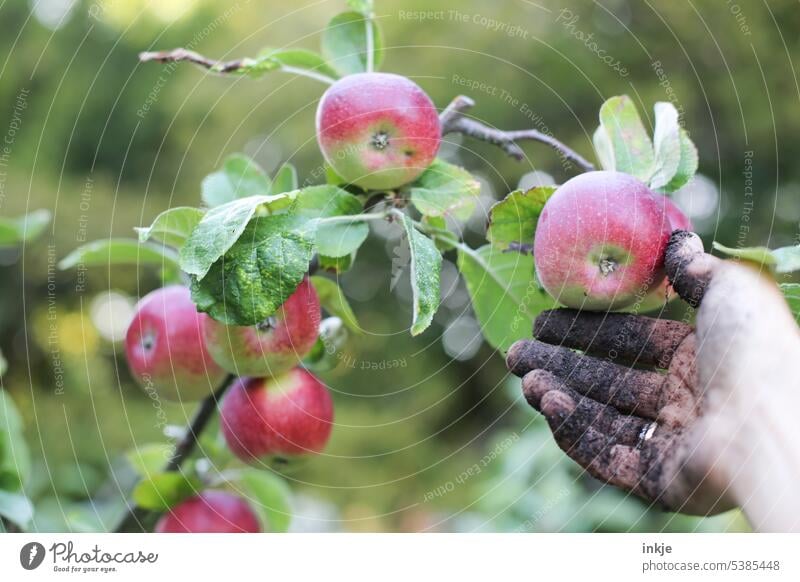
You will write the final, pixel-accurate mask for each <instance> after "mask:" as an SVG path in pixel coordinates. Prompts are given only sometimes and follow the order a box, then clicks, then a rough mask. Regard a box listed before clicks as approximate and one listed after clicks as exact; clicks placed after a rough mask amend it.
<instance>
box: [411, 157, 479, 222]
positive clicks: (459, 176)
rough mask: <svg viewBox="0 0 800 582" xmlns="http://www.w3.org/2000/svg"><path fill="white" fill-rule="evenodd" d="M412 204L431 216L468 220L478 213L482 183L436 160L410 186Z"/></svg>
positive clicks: (457, 168) (462, 170) (456, 168)
mask: <svg viewBox="0 0 800 582" xmlns="http://www.w3.org/2000/svg"><path fill="white" fill-rule="evenodd" d="M410 188H411V202H413V203H414V206H416V207H417V210H419V211H420V212H421V213H422V214H424V215H427V216H453V217H455V218H458V219H460V220H466V219H468V218H469V217H470V216H471V215H472V213H473V212H474V210H475V205H476V204H477V202H478V194H480V190H481V186H480V183H479V182H478V181H477V180H476V179H475V178H474V177H473V176H472V174H470V173H469V172H467V171H466V170H465V169H463V168H459V167H458V166H454V165H453V164H448V163H447V162H445V161H442V160H440V159H436V160H434V161H433V163H432V164H431V165H430V166H429V167H428V169H427V170H425V171H424V172H423V173H422V175H421V176H420V177H419V178H417V180H416V181H415V182H414V183H413V184H412V185H411V186H410Z"/></svg>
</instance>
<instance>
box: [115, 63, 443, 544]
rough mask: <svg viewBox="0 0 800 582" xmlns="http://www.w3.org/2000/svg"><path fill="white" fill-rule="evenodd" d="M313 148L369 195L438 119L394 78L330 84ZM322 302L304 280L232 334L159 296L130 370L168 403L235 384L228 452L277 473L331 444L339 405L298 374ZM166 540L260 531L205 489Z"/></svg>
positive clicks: (230, 502)
mask: <svg viewBox="0 0 800 582" xmlns="http://www.w3.org/2000/svg"><path fill="white" fill-rule="evenodd" d="M317 139H318V143H319V146H320V149H321V151H322V153H323V155H324V157H325V159H326V161H327V162H328V163H329V165H330V166H331V167H332V168H333V169H334V171H335V172H336V173H337V174H338V175H339V176H340V177H341V178H342V179H343V180H344V181H346V182H347V183H349V184H354V185H356V186H359V187H361V188H364V189H373V190H388V189H392V188H396V187H399V186H402V185H403V184H406V183H408V182H411V181H412V180H414V179H415V178H416V177H417V176H419V175H420V174H421V173H422V172H423V171H424V170H425V169H426V168H427V167H428V166H429V165H430V164H431V162H432V161H433V160H434V158H435V157H436V154H437V152H438V150H439V145H440V143H441V126H440V123H439V116H438V112H437V111H436V107H435V106H434V104H433V102H432V101H431V99H430V98H429V97H428V95H427V94H426V93H425V92H424V91H423V90H422V89H421V88H420V87H419V86H418V85H417V84H416V83H414V82H413V81H411V80H410V79H408V78H406V77H403V76H400V75H392V74H388V73H363V74H355V75H349V76H347V77H345V78H343V79H341V80H339V81H337V82H336V83H335V84H334V85H332V86H331V87H330V88H329V89H328V90H327V91H326V93H325V95H323V97H322V99H321V101H320V103H319V107H318V109H317ZM319 325H320V305H319V298H318V297H317V294H316V291H315V290H314V288H313V286H312V285H311V283H310V282H309V281H308V279H306V280H304V281H303V282H302V283H301V284H300V286H299V287H298V288H297V290H296V291H295V292H294V294H293V295H292V296H291V297H289V299H288V300H287V301H286V302H285V303H284V304H283V305H282V306H281V308H280V309H279V310H278V312H277V313H276V314H275V315H274V316H273V317H270V318H269V319H268V320H267V321H265V322H263V323H261V324H259V325H256V326H253V327H237V326H228V325H224V324H222V323H220V322H218V321H216V320H214V319H212V318H210V317H209V316H207V315H205V314H203V313H199V312H198V311H197V309H196V308H195V305H194V303H193V302H192V300H191V297H190V292H189V289H187V288H186V287H183V286H179V285H175V286H169V287H164V288H162V289H158V290H156V291H153V292H152V293H150V294H149V295H147V296H145V297H144V298H143V299H142V300H141V301H140V302H139V304H138V305H137V308H136V314H135V316H134V319H133V321H132V323H131V325H130V327H129V329H128V333H127V336H126V352H127V358H128V364H129V366H130V369H131V372H132V373H133V375H134V377H135V378H136V379H137V381H138V382H139V384H141V386H142V387H143V388H144V389H145V390H146V391H148V393H151V395H152V394H153V393H154V394H156V395H157V396H158V397H160V398H164V399H167V400H180V401H193V400H199V399H202V398H205V397H207V396H208V395H209V394H211V393H212V392H213V391H214V390H215V389H216V388H217V387H218V386H220V384H221V383H222V382H223V381H224V380H225V378H226V377H227V376H228V375H229V374H233V375H235V376H237V379H236V380H235V381H234V383H233V385H232V386H231V387H230V388H229V389H228V391H227V393H226V395H225V397H224V399H223V402H222V404H221V407H220V425H221V428H222V433H223V435H224V437H225V441H226V443H227V445H228V447H229V448H230V450H231V451H232V452H233V453H234V454H235V455H236V456H237V457H239V458H240V459H242V460H243V461H245V462H248V463H270V464H272V463H276V462H284V461H287V460H289V459H292V458H296V457H302V456H306V455H309V454H314V453H318V452H320V451H322V449H323V448H324V447H325V445H326V444H327V442H328V439H329V437H330V433H331V428H332V422H333V402H332V399H331V396H330V393H329V392H328V390H327V388H326V387H325V386H324V385H323V384H322V382H320V381H319V380H318V379H317V378H316V377H315V376H314V375H313V374H311V373H310V372H308V371H307V370H305V369H303V368H301V367H298V363H299V362H300V360H301V359H302V358H303V357H305V356H306V355H307V354H308V353H309V352H310V351H311V349H312V347H313V346H314V344H315V342H316V341H317V338H318V335H319ZM156 531H158V532H253V531H259V525H258V520H257V518H256V516H255V514H254V513H253V511H252V509H251V508H250V507H249V506H248V504H247V502H246V501H245V500H243V499H242V498H240V497H238V496H236V495H233V494H231V493H227V492H224V491H204V492H202V493H200V494H199V495H197V496H195V497H192V498H191V499H189V500H187V501H184V502H182V503H180V504H178V505H177V506H175V507H173V508H172V509H171V510H170V511H169V512H168V513H167V514H165V515H164V516H163V517H162V518H161V520H160V521H159V522H158V524H157V526H156Z"/></svg>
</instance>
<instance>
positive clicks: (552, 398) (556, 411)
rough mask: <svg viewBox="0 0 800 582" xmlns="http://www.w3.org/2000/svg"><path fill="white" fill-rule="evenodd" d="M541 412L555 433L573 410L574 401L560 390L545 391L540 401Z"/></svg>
mask: <svg viewBox="0 0 800 582" xmlns="http://www.w3.org/2000/svg"><path fill="white" fill-rule="evenodd" d="M540 406H541V411H542V414H543V415H544V416H545V418H546V419H547V422H548V423H549V424H550V428H551V429H552V430H553V432H554V433H555V432H556V431H557V430H558V429H559V428H561V426H562V425H563V424H564V422H565V421H566V420H567V418H569V416H570V415H571V414H572V412H573V411H574V410H575V401H574V400H573V399H572V398H571V397H570V396H569V395H567V394H566V393H564V392H561V391H560V390H550V391H549V392H546V393H545V394H544V395H543V396H542V399H541V402H540Z"/></svg>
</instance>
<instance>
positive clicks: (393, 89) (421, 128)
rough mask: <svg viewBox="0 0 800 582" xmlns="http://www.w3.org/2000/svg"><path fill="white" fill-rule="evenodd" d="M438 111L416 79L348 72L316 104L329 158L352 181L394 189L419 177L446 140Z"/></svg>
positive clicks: (319, 131) (324, 150)
mask: <svg viewBox="0 0 800 582" xmlns="http://www.w3.org/2000/svg"><path fill="white" fill-rule="evenodd" d="M441 137H442V136H441V127H440V124H439V115H438V113H437V111H436V107H435V106H434V104H433V102H432V101H431V99H430V97H428V95H427V94H426V93H425V92H424V91H423V90H422V89H421V88H420V87H419V86H418V85H417V84H416V83H414V82H413V81H411V80H410V79H408V78H406V77H402V76H400V75H392V74H389V73H359V74H356V75H348V76H346V77H344V78H343V79H341V80H339V81H337V82H336V83H334V84H333V85H332V86H331V87H330V88H329V89H328V90H327V91H326V92H325V94H324V95H323V96H322V100H321V101H320V103H319V107H318V108H317V140H318V141H319V147H320V149H321V150H322V153H323V155H324V156H325V160H326V161H327V162H328V163H329V164H330V165H331V167H333V169H334V170H335V171H336V173H337V174H339V176H341V177H342V178H343V179H344V180H346V181H347V182H348V183H351V184H356V185H358V186H361V187H362V188H366V189H374V190H390V189H392V188H397V187H399V186H402V185H403V184H407V183H408V182H411V181H412V180H414V179H415V178H416V177H417V176H419V175H420V174H421V173H422V172H423V171H424V170H425V168H427V167H428V166H429V165H430V164H431V162H433V160H434V158H435V157H436V153H437V152H438V151H439V144H440V142H441Z"/></svg>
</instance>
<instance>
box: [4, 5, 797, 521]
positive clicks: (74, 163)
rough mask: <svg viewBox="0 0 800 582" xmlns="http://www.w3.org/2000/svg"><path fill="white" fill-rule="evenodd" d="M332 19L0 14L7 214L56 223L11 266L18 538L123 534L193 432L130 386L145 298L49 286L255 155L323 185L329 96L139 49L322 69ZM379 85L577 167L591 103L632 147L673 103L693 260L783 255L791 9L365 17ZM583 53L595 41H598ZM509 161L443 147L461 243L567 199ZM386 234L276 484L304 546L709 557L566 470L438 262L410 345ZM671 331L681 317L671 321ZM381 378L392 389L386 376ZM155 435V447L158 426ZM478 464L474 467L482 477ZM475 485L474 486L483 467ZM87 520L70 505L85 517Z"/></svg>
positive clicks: (101, 280) (20, 9)
mask: <svg viewBox="0 0 800 582" xmlns="http://www.w3.org/2000/svg"><path fill="white" fill-rule="evenodd" d="M343 9H344V2H343V1H340V0H321V1H315V2H309V1H306V0H300V1H298V2H291V3H289V2H266V1H257V0H248V1H245V0H239V1H238V2H234V1H232V2H229V3H224V4H221V3H219V2H211V1H210V0H158V1H152V2H148V1H144V0H124V1H123V0H96V1H95V2H86V1H81V0H78V1H75V0H30V1H27V0H9V1H6V2H4V3H2V4H0V47H2V48H1V49H0V60H1V62H2V64H1V65H0V104H2V110H0V134H4V136H5V143H4V144H3V145H4V146H7V151H8V153H7V155H5V156H4V157H3V158H2V159H0V173H1V174H0V214H2V215H3V216H17V215H20V214H23V213H25V212H27V211H30V210H33V209H37V208H46V209H49V210H51V211H52V213H53V215H54V222H53V224H52V228H51V229H49V230H48V231H47V233H46V236H44V237H42V238H41V239H39V240H38V241H37V242H35V243H33V244H30V245H28V246H27V247H25V248H24V249H19V250H9V249H6V250H2V251H0V273H2V275H1V276H0V289H2V291H1V292H0V297H2V301H1V302H0V348H2V350H3V353H4V354H5V356H6V359H7V360H8V361H9V364H10V367H9V372H8V373H7V375H6V376H5V377H4V378H3V380H2V382H3V388H4V389H6V390H8V391H9V392H10V394H11V395H12V396H13V398H14V400H15V401H16V402H17V404H18V406H19V408H20V410H21V412H22V415H23V417H24V420H25V423H26V431H27V439H28V444H29V446H30V448H31V450H32V454H33V457H34V459H35V467H34V469H35V470H34V479H33V480H32V482H31V483H30V484H29V485H28V488H27V492H28V493H29V495H30V496H32V497H33V498H34V500H35V501H36V504H37V514H36V517H35V520H34V527H35V528H36V529H41V530H70V531H82V530H92V529H97V528H99V529H109V528H113V525H114V520H115V519H116V515H117V514H118V512H119V509H120V504H121V500H122V499H123V497H124V495H125V494H126V493H127V491H128V490H129V488H130V486H131V484H132V480H133V475H132V473H131V470H130V468H129V467H128V466H127V464H126V462H125V460H124V459H123V454H124V453H125V452H126V451H128V450H130V449H132V448H133V447H135V446H141V445H143V444H146V443H154V442H165V440H166V438H167V437H165V436H164V433H165V430H166V432H167V434H168V435H169V434H174V429H171V428H170V427H173V426H175V427H178V426H182V425H185V424H186V422H187V418H188V417H189V416H190V415H191V413H192V410H191V407H190V406H188V405H187V406H186V407H182V406H179V405H166V404H165V405H164V406H163V409H162V408H158V407H159V406H160V405H159V404H157V403H154V402H153V401H151V400H150V399H149V398H148V397H147V396H146V394H145V393H144V392H143V391H141V390H140V389H139V388H138V387H137V386H136V385H135V384H134V383H133V382H132V381H131V377H130V375H129V373H128V370H127V367H126V364H125V360H124V354H123V353H122V351H121V349H120V348H121V344H120V343H119V340H120V339H121V337H122V336H123V335H124V330H125V326H126V323H127V318H128V317H129V316H130V309H131V306H132V304H133V303H134V302H135V301H136V299H137V298H138V297H141V296H142V295H144V294H145V293H147V292H148V291H150V290H152V289H153V288H155V287H156V286H157V285H158V276H157V273H155V272H152V271H149V270H146V269H142V270H136V269H134V268H131V269H124V268H114V269H104V268H99V269H97V268H95V269H91V270H89V271H87V272H85V273H80V274H76V273H75V272H74V271H73V272H61V271H58V270H57V269H56V268H55V263H56V262H57V261H58V260H59V259H60V258H63V257H64V256H65V255H66V254H67V253H69V252H70V251H71V250H72V249H74V248H75V247H76V246H78V245H79V244H81V243H82V242H85V241H89V240H94V239H100V238H107V237H109V236H130V235H132V228H133V227H134V226H139V225H142V224H149V222H150V220H151V219H152V218H153V217H154V216H155V215H156V214H157V213H158V212H160V211H162V210H164V209H166V208H169V207H172V206H178V205H196V204H198V203H199V186H200V182H201V180H202V178H203V177H204V176H205V175H206V174H207V173H210V172H211V171H212V170H214V169H215V168H217V167H218V166H219V164H220V162H221V160H222V159H223V158H224V157H225V156H226V155H228V154H230V153H233V152H236V151H244V152H245V153H247V154H248V155H251V156H252V157H254V158H255V159H257V160H258V161H259V162H260V163H261V164H262V165H263V166H264V167H265V168H266V169H267V170H269V171H272V170H274V169H275V168H277V167H278V165H279V164H280V163H281V162H282V161H286V160H288V161H291V162H292V163H294V164H295V165H296V166H297V167H298V169H299V170H300V177H301V182H303V181H306V182H307V183H318V182H321V181H323V180H324V178H323V176H322V175H321V172H320V165H321V162H322V159H321V155H320V153H319V151H318V149H317V147H316V143H315V139H314V110H315V107H316V103H317V100H318V98H319V96H320V95H321V93H322V91H323V90H324V86H322V85H320V84H319V83H316V82H314V81H313V80H308V79H303V78H295V77H292V76H289V75H285V74H282V73H274V74H272V75H270V76H267V77H265V78H264V79H263V80H259V81H254V80H251V79H246V78H222V77H215V76H211V75H208V74H207V73H206V72H205V71H200V70H198V69H195V68H193V67H191V66H188V65H184V66H179V67H169V66H162V65H159V64H147V65H141V64H139V63H138V62H137V54H138V53H139V52H140V51H143V50H153V49H164V48H173V47H176V46H188V47H190V48H193V49H195V50H197V51H199V52H202V53H204V54H207V55H210V56H212V57H215V58H236V57H241V56H247V55H251V56H252V55H255V54H256V53H257V52H258V51H259V50H260V49H261V48H262V47H264V46H272V47H284V46H300V47H306V48H311V49H315V50H316V49H317V48H318V46H319V33H320V31H321V29H322V28H323V27H324V26H325V24H326V23H327V21H328V20H329V19H330V17H332V16H333V15H334V14H336V13H338V12H340V11H342V10H343ZM377 14H378V18H379V22H380V25H381V27H382V29H383V33H384V39H385V44H386V53H385V61H384V65H383V70H386V71H392V72H397V73H401V74H404V75H408V76H410V77H412V78H414V79H415V80H416V81H417V82H418V83H419V84H420V85H422V86H423V88H424V89H425V90H426V91H428V92H429V93H430V95H431V96H432V98H433V99H434V101H435V102H436V104H437V106H439V107H444V106H445V105H446V104H447V103H448V102H449V101H450V99H452V98H453V97H454V96H455V95H457V94H459V93H464V94H467V95H469V96H471V97H472V98H474V99H475V100H476V101H477V106H476V107H475V109H474V110H473V113H474V114H475V115H476V116H477V117H479V118H481V119H483V120H484V121H485V122H487V123H489V124H492V125H496V126H499V127H504V128H524V127H536V128H538V129H540V130H542V131H546V132H552V134H554V135H556V136H558V138H559V139H561V140H562V141H565V142H567V143H568V144H570V145H572V146H573V147H574V148H575V149H577V150H578V151H579V152H581V153H582V154H583V155H585V156H587V157H589V158H590V159H594V156H593V154H592V150H591V140H590V136H591V133H592V132H593V131H594V128H595V127H596V119H597V111H598V108H599V106H600V104H601V103H602V102H603V100H604V99H605V98H607V97H610V96H612V95H617V94H622V93H627V94H629V95H631V97H633V99H634V100H635V101H636V102H637V103H638V104H639V107H640V110H641V112H642V113H643V115H644V116H645V118H646V122H649V121H650V120H651V119H652V105H653V103H654V102H655V101H659V100H662V101H663V100H672V101H674V102H675V104H676V106H677V107H678V108H679V110H680V111H681V112H682V115H683V119H684V121H685V126H686V127H687V128H688V129H689V131H690V133H691V135H692V138H693V140H694V141H695V143H696V144H697V145H698V148H699V150H700V157H701V161H700V172H701V174H702V176H700V177H698V178H696V180H695V181H694V182H693V183H692V184H691V185H690V186H689V187H687V188H685V189H684V190H683V191H681V192H679V193H678V195H677V200H678V203H679V204H680V205H681V206H682V207H683V209H684V210H685V211H687V212H688V213H689V214H690V215H691V217H692V219H693V220H694V222H695V226H696V228H697V230H698V231H699V232H700V234H701V235H702V236H703V237H704V239H705V240H706V243H707V244H710V241H711V240H719V241H721V242H723V243H725V244H727V245H729V246H736V245H757V244H766V245H769V246H771V247H775V246H781V245H786V244H790V243H791V242H792V241H796V239H797V233H798V220H799V219H800V196H798V192H799V191H800V185H799V184H800V166H798V165H797V163H796V159H797V157H798V154H800V151H799V150H800V140H797V139H796V138H795V135H796V134H797V133H798V132H799V131H800V115H798V111H800V109H798V100H799V98H800V88H799V87H798V79H797V74H796V72H795V70H794V68H793V65H794V62H795V61H796V60H797V59H798V57H800V45H799V43H800V21H799V20H798V19H797V4H796V2H794V1H793V0H773V1H770V2H769V5H768V6H767V3H766V2H764V3H755V2H753V3H745V2H743V1H741V0H740V3H739V4H737V3H734V2H725V1H720V0H702V1H696V2H693V3H684V2H670V3H667V2H659V3H654V2H646V1H644V2H638V1H637V2H633V1H627V0H603V1H597V2H589V1H580V2H569V1H565V2H561V1H554V0H539V1H537V2H528V1H523V0H517V1H512V0H510V1H504V2H485V1H483V2H479V1H477V0H458V1H455V0H378V1H377ZM590 35H591V36H590ZM525 150H526V153H527V155H528V156H529V157H528V159H527V160H526V161H525V162H523V163H518V162H515V161H513V160H511V159H509V158H507V157H505V156H504V154H503V153H502V152H501V151H500V150H498V149H496V148H493V147H492V146H489V145H487V144H483V143H476V142H474V141H462V140H460V139H451V140H450V142H449V143H447V144H445V146H444V147H443V151H442V155H443V156H444V157H446V158H447V159H448V160H450V161H454V162H458V163H460V164H462V165H464V166H466V167H467V168H469V169H470V170H471V171H473V172H474V173H476V174H477V175H478V176H480V178H481V180H482V183H483V189H484V191H483V194H482V200H483V202H484V204H483V208H482V210H481V212H479V213H478V214H477V215H476V216H475V217H473V219H472V220H471V221H470V223H469V227H468V229H467V231H466V238H467V241H468V242H470V244H472V245H473V246H477V245H479V244H481V241H482V240H483V234H484V227H485V212H486V210H487V208H488V206H489V205H490V204H491V203H492V201H494V200H496V199H499V198H501V197H503V196H504V195H505V194H506V193H507V192H509V191H510V190H512V189H514V188H515V187H516V186H517V185H518V184H519V183H520V182H522V183H524V184H530V183H532V182H534V181H550V180H554V181H556V182H561V181H563V180H565V179H566V178H567V177H568V176H569V173H568V172H565V170H564V168H562V166H561V163H560V161H559V159H558V157H557V156H556V155H554V153H553V152H552V151H550V150H548V149H547V148H545V147H544V146H541V145H538V144H527V145H525ZM397 245H398V239H397V233H396V232H395V231H394V230H393V229H391V228H389V227H388V226H387V227H379V228H376V229H374V230H373V233H372V235H371V239H370V241H368V243H367V244H366V245H365V247H364V248H363V250H362V251H361V253H360V255H359V258H358V262H357V263H356V266H355V267H354V269H353V270H352V271H350V272H348V273H347V274H345V275H344V276H343V277H342V279H341V281H340V282H341V285H342V286H343V288H344V290H345V293H346V294H347V296H348V297H349V298H350V300H351V302H352V304H353V306H354V309H355V311H356V313H357V315H358V316H359V319H360V321H361V323H362V325H363V327H365V328H366V329H367V330H368V332H369V333H368V334H367V335H366V336H365V337H364V338H359V339H356V340H354V341H353V342H352V343H351V345H350V346H349V347H348V360H347V361H348V365H347V366H342V367H340V368H339V369H338V370H336V371H334V372H331V373H330V374H327V375H326V376H325V377H324V380H325V381H326V382H327V383H328V385H329V386H330V387H331V389H332V390H333V391H334V398H335V403H336V423H337V424H336V427H335V429H334V434H333V439H332V441H331V444H330V446H329V448H328V449H327V451H326V453H325V454H324V455H322V456H321V457H319V458H317V459H314V460H313V461H311V462H309V463H307V464H306V465H304V466H303V467H301V468H299V469H298V470H297V471H295V472H293V473H292V474H291V475H289V476H288V477H287V479H288V483H289V484H290V485H291V487H292V490H293V492H294V502H293V503H294V513H295V519H294V522H293V526H292V527H293V529H295V530H298V531H338V530H343V531H422V530H425V531H653V530H668V531H695V530H701V531H718V530H742V529H746V528H747V525H746V523H745V522H744V520H743V519H742V517H741V516H740V515H739V514H738V512H731V513H728V514H725V515H722V516H718V517H715V518H711V519H696V518H690V517H686V516H677V515H672V514H665V513H662V512H660V511H658V510H652V509H648V508H647V507H646V506H645V505H644V504H642V503H640V502H639V501H638V500H636V499H634V498H631V497H629V496H626V495H624V494H623V493H621V492H619V491H617V490H615V489H612V488H609V487H604V486H601V485H600V484H599V483H597V482H596V481H594V480H592V479H591V478H589V477H588V476H586V475H585V474H583V473H582V472H581V471H580V470H579V469H578V467H577V466H576V465H574V464H573V463H572V462H571V461H569V460H568V459H567V458H566V457H565V456H564V455H563V454H562V453H561V451H560V450H559V449H558V448H557V447H556V446H555V444H554V443H553V442H552V440H551V439H550V436H549V431H548V429H547V427H546V425H545V424H544V423H543V422H542V421H541V419H539V418H538V417H537V416H536V414H535V413H534V412H533V411H530V410H529V409H528V408H527V406H526V405H525V404H524V402H523V400H522V398H521V394H520V391H519V389H518V382H517V381H516V380H515V379H511V378H508V377H507V374H506V371H505V367H504V365H503V359H502V357H501V355H500V354H497V353H494V352H493V351H492V350H491V349H490V348H489V347H488V346H486V345H485V344H482V343H481V340H480V335H479V334H480V331H479V328H478V325H477V323H476V321H475V319H474V317H473V315H472V314H471V312H470V307H469V302H468V297H467V294H466V290H465V288H464V285H463V283H461V282H459V281H458V278H457V272H456V270H455V267H454V266H453V264H452V263H451V262H446V263H445V267H444V273H443V294H444V304H443V306H442V308H441V309H440V312H439V313H438V315H437V317H436V321H435V324H434V325H433V326H432V327H431V328H430V329H429V330H428V331H427V332H426V333H425V334H424V335H422V336H421V337H418V338H416V339H412V338H410V336H409V334H408V332H407V327H408V325H409V323H410V320H411V317H410V308H409V298H410V290H409V287H408V284H407V282H406V281H405V279H407V277H401V278H400V282H399V283H398V284H397V285H396V287H395V288H394V289H392V288H391V286H390V282H391V280H392V275H393V271H392V259H393V257H395V253H396V249H397ZM672 315H673V316H676V317H679V316H680V315H681V307H680V306H679V305H676V306H674V307H672ZM381 362H384V363H385V365H384V366H383V367H384V368H386V367H389V368H390V369H373V368H381V366H380V363H381ZM165 419H166V424H165ZM476 464H477V465H476ZM476 466H477V469H475V467H476ZM90 498H91V499H92V500H93V501H87V499H90Z"/></svg>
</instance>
